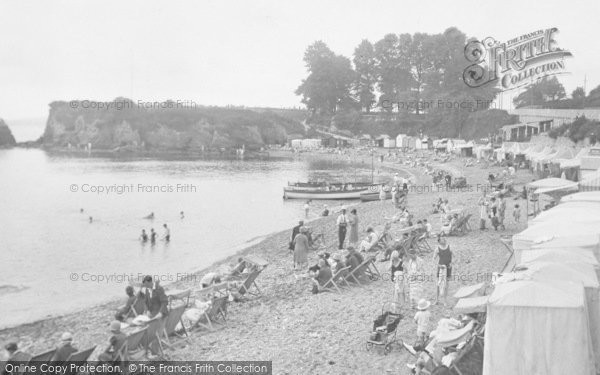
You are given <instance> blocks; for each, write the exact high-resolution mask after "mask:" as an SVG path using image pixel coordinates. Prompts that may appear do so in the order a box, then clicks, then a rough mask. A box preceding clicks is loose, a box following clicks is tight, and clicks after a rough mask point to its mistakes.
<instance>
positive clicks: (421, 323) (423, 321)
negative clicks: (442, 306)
mask: <svg viewBox="0 0 600 375" xmlns="http://www.w3.org/2000/svg"><path fill="white" fill-rule="evenodd" d="M429 306H431V302H429V301H427V300H426V299H424V298H423V299H421V300H419V303H418V304H417V310H419V311H417V313H416V314H415V318H414V319H415V322H416V323H417V340H418V341H420V342H421V343H425V342H426V340H427V335H428V334H429V326H430V324H431V311H429V310H428V309H429Z"/></svg>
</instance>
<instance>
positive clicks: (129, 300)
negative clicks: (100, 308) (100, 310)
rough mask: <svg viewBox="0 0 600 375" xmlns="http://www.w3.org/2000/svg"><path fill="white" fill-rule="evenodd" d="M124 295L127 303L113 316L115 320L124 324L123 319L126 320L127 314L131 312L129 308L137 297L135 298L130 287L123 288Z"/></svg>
mask: <svg viewBox="0 0 600 375" xmlns="http://www.w3.org/2000/svg"><path fill="white" fill-rule="evenodd" d="M125 294H127V301H125V305H124V306H123V307H121V308H120V309H119V310H117V313H116V314H115V319H117V320H118V321H121V322H124V321H125V319H127V317H128V316H129V313H130V312H131V308H132V307H133V306H134V304H135V301H136V300H137V297H136V296H135V293H134V290H133V287H132V286H131V285H128V286H127V287H126V288H125ZM140 313H141V311H140Z"/></svg>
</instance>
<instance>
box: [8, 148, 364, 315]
mask: <svg viewBox="0 0 600 375" xmlns="http://www.w3.org/2000/svg"><path fill="white" fill-rule="evenodd" d="M347 166H348V161H347V160H342V159H339V160H334V158H326V159H325V160H322V161H317V160H311V161H309V162H304V161H298V160H295V161H293V160H270V161H246V162H242V161H190V160H187V161H186V160H171V161H160V160H127V161H124V160H117V159H93V158H89V159H86V158H65V157H59V156H48V155H47V154H46V153H45V152H43V151H40V150H21V149H14V150H0V176H1V180H0V207H1V208H2V209H1V210H0V238H1V239H2V247H1V250H0V275H1V276H0V277H1V278H2V279H1V280H0V316H2V323H1V324H0V325H2V326H10V325H15V324H18V323H22V322H26V321H31V320H34V319H39V318H42V317H44V316H46V315H49V314H51V315H54V314H58V313H65V312H69V311H73V310H75V309H80V308H84V307H87V306H90V305H93V304H97V303H100V302H103V301H106V300H109V299H112V298H114V297H115V296H117V297H119V296H121V294H123V290H124V288H125V286H126V285H127V283H128V281H129V280H130V279H137V277H138V275H143V274H154V275H159V276H160V277H161V278H162V279H163V281H164V282H165V283H166V282H169V281H175V280H177V278H182V277H186V276H187V275H188V273H189V272H191V271H193V270H197V269H200V268H202V267H206V266H208V265H210V264H212V263H213V262H215V261H217V260H219V259H221V258H223V257H225V256H227V255H230V254H232V253H234V252H235V251H236V250H237V249H239V248H240V247H243V246H244V245H245V243H246V241H248V240H250V239H253V238H254V239H255V238H257V237H258V236H263V235H265V234H268V233H272V232H274V231H278V230H283V229H285V228H289V227H291V226H292V224H294V223H295V222H296V221H297V219H298V218H299V217H300V216H301V215H302V207H301V206H302V205H303V203H304V202H301V201H283V199H282V187H283V186H284V185H285V184H286V183H287V181H299V180H306V179H308V178H320V177H323V178H327V177H328V176H329V178H335V179H345V180H346V181H352V180H353V179H354V177H355V176H356V177H357V178H358V179H361V180H365V179H366V180H368V179H369V178H370V171H368V170H360V171H357V172H355V171H354V169H353V168H347ZM191 186H193V189H192V190H190V189H187V190H186V189H181V187H188V188H189V187H191ZM126 188H127V189H126ZM148 191H153V192H148ZM119 192H120V193H119ZM315 206H319V207H320V203H317V202H315ZM82 209H83V212H81V210H82ZM181 211H183V212H184V218H183V219H182V218H181V217H180V212H181ZM315 211H316V207H315ZM151 212H154V214H155V219H154V220H147V219H144V217H145V216H146V215H148V214H149V213H151ZM90 217H91V218H92V221H91V222H90ZM165 223H166V224H168V226H169V228H170V230H171V241H170V242H169V243H166V242H165V241H164V240H162V236H163V224H165ZM151 228H153V229H154V230H155V231H156V232H157V233H158V239H157V242H156V244H155V245H151V244H150V243H146V244H142V243H140V241H139V240H138V237H139V235H140V232H141V230H142V229H145V230H146V231H147V232H150V229H151ZM39 306H44V308H43V309H41V308H39ZM32 307H36V308H32Z"/></svg>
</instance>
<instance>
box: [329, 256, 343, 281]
mask: <svg viewBox="0 0 600 375" xmlns="http://www.w3.org/2000/svg"><path fill="white" fill-rule="evenodd" d="M331 259H333V261H334V262H335V264H334V265H333V267H332V270H331V272H332V273H333V274H334V275H335V274H336V273H337V272H339V271H340V270H342V269H344V268H345V267H346V263H344V260H343V258H342V255H341V254H340V253H335V254H333V255H332V257H331ZM346 273H347V272H342V273H341V274H340V275H339V277H345V276H346Z"/></svg>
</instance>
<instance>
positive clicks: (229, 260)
mask: <svg viewBox="0 0 600 375" xmlns="http://www.w3.org/2000/svg"><path fill="white" fill-rule="evenodd" d="M40 150H42V151H45V150H44V149H43V148H40ZM294 155H295V154H293V153H291V152H286V151H278V154H277V155H276V156H275V158H284V159H290V160H291V159H293V157H294ZM301 155H302V156H303V157H307V156H308V157H313V158H316V159H320V158H322V157H323V156H324V155H326V154H324V153H303V154H301ZM398 170H402V171H404V172H405V173H408V174H411V175H414V174H412V173H411V172H409V171H408V170H407V169H404V168H398ZM319 202H321V201H319ZM322 202H324V203H323V204H328V205H329V208H330V210H331V214H330V216H329V218H330V217H331V216H332V215H334V214H335V213H336V212H337V210H339V207H341V206H342V205H345V206H346V207H349V208H350V207H357V206H360V205H361V201H360V200H350V201H348V200H340V201H329V200H326V201H322ZM333 203H336V204H335V205H333ZM319 210H320V208H319ZM311 215H314V216H313V217H309V218H308V219H304V221H305V222H306V223H312V222H315V221H318V220H321V219H326V218H328V217H321V216H319V215H315V214H314V213H311ZM290 231H291V227H290V228H289V229H284V230H275V231H271V232H268V233H266V234H262V235H257V236H254V237H252V238H250V239H248V240H246V241H243V242H241V243H239V244H237V245H234V246H232V248H233V249H234V252H233V253H231V254H230V255H226V256H224V257H223V258H221V259H219V260H216V261H214V262H213V263H211V264H209V265H207V266H200V267H198V268H192V269H191V270H190V271H189V274H190V276H191V277H192V279H194V280H197V284H198V285H196V287H199V280H200V279H201V275H203V274H205V273H208V272H210V271H214V270H216V269H220V268H223V267H224V266H226V265H228V264H235V263H237V259H238V258H239V257H243V256H247V255H249V253H250V252H251V250H252V248H253V247H257V246H260V244H261V243H262V242H263V241H265V240H267V239H269V238H270V237H275V236H280V235H283V234H284V233H288V232H290ZM288 234H289V233H288ZM181 283H182V281H173V282H168V283H162V284H161V285H162V286H163V287H165V289H166V290H168V289H169V287H172V289H177V285H180V284H181ZM123 285H125V284H123ZM122 300H123V298H122V297H116V296H115V297H111V298H110V299H107V300H105V301H102V302H98V303H93V304H91V305H86V306H85V307H81V308H80V309H77V310H76V311H72V312H67V313H57V314H53V315H48V316H46V317H43V318H40V319H34V320H32V321H29V322H24V323H17V324H14V325H7V326H0V337H2V336H3V335H4V334H5V333H6V332H8V331H11V330H18V329H19V328H25V327H30V326H34V325H36V324H40V325H43V324H44V323H45V322H47V321H50V320H54V319H60V318H67V317H70V316H74V315H79V314H81V313H83V312H85V311H87V310H91V309H104V310H109V311H114V310H116V309H117V308H118V307H119V306H120V305H122V303H123V301H122Z"/></svg>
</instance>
